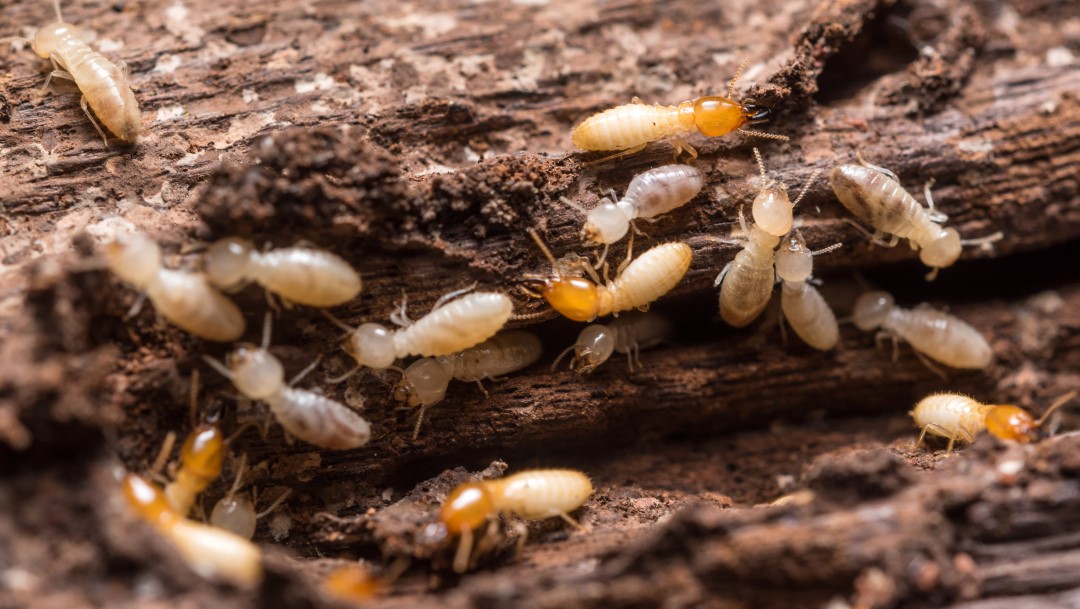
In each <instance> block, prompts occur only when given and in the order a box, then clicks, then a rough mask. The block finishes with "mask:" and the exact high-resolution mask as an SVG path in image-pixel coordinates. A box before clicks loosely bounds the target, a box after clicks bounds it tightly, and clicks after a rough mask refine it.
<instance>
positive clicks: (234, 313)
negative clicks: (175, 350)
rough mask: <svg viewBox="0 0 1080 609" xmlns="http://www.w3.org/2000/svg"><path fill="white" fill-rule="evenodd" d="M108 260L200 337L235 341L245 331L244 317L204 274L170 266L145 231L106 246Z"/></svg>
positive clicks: (118, 272)
mask: <svg viewBox="0 0 1080 609" xmlns="http://www.w3.org/2000/svg"><path fill="white" fill-rule="evenodd" d="M104 254H105V260H106V263H107V264H108V267H109V270H111V271H112V272H113V273H114V274H115V275H116V276H117V277H119V278H120V279H121V280H123V281H125V282H127V283H129V284H131V285H132V286H134V287H135V288H136V289H138V290H140V291H142V292H143V293H144V294H145V295H146V297H147V298H149V299H150V302H152V303H153V304H154V308H155V309H156V310H157V311H158V313H160V314H161V315H162V316H163V317H165V318H166V319H168V320H169V321H171V322H173V323H174V324H176V325H178V326H180V327H181V328H183V329H184V330H187V331H188V332H191V333H192V334H194V335H196V336H201V337H203V338H205V339H208V340H215V341H220V342H231V341H234V340H237V339H238V338H240V336H241V335H243V333H244V327H245V324H244V316H243V315H241V314H240V309H238V308H236V305H235V304H233V302H232V301H231V300H229V299H228V298H227V297H225V295H223V294H222V293H221V292H218V291H217V290H216V289H214V288H213V286H211V285H210V283H209V282H208V281H207V279H206V276H205V275H203V274H202V273H185V272H182V271H173V270H170V269H166V268H164V267H163V266H162V263H161V249H160V248H159V247H158V245H157V244H156V243H154V242H153V241H151V240H150V239H148V238H147V237H146V236H145V235H143V234H141V233H134V234H132V235H128V236H126V237H121V238H119V239H117V240H116V241H113V242H112V243H109V244H106V245H105V248H104Z"/></svg>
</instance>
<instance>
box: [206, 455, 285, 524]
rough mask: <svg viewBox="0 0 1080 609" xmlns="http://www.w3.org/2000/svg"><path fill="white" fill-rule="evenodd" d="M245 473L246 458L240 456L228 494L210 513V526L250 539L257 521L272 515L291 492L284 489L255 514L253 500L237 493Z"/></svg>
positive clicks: (219, 500)
mask: <svg viewBox="0 0 1080 609" xmlns="http://www.w3.org/2000/svg"><path fill="white" fill-rule="evenodd" d="M246 473H247V457H246V456H242V457H241V458H240V464H239V465H238V466H237V468H236V478H235V480H234V481H233V485H232V487H231V488H229V492H228V493H226V494H225V496H224V497H222V498H221V499H218V501H217V503H215V504H214V509H212V510H211V511H210V524H212V525H214V526H216V527H220V528H222V529H225V530H226V531H232V532H233V533H236V534H237V535H239V536H241V537H243V538H245V539H251V538H252V537H254V535H255V525H256V524H257V523H258V521H259V519H260V518H263V517H265V516H267V515H268V514H271V513H273V511H274V510H276V509H277V508H278V507H280V506H281V504H282V503H284V502H285V500H286V499H288V498H289V497H290V496H292V491H291V490H289V489H286V490H285V492H284V493H282V494H281V495H279V496H278V498H277V499H274V501H273V502H272V503H271V504H270V505H269V506H267V508H266V509H265V510H263V511H261V512H255V500H254V499H252V498H249V497H248V496H247V495H243V494H240V493H238V491H239V490H240V487H241V485H243V483H244V475H245V474H246Z"/></svg>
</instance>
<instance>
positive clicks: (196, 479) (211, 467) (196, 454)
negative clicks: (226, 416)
mask: <svg viewBox="0 0 1080 609" xmlns="http://www.w3.org/2000/svg"><path fill="white" fill-rule="evenodd" d="M224 462H225V436H224V434H222V433H221V428H220V427H218V426H217V425H215V424H213V423H202V424H200V425H199V426H198V427H196V428H195V429H194V430H192V432H191V433H190V434H188V437H187V439H186V440H185V441H184V446H183V447H182V448H181V449H180V470H179V471H178V472H177V473H176V477H175V478H174V479H173V481H172V482H169V483H168V484H166V485H165V497H166V498H168V500H169V507H171V508H172V509H173V511H175V512H176V513H177V514H180V515H181V516H186V515H187V514H188V512H190V511H191V507H192V506H193V505H194V504H195V498H196V497H198V495H199V493H201V492H203V491H204V490H206V487H207V486H209V485H210V483H211V482H213V481H214V480H217V479H218V476H220V475H221V468H222V466H223V464H224Z"/></svg>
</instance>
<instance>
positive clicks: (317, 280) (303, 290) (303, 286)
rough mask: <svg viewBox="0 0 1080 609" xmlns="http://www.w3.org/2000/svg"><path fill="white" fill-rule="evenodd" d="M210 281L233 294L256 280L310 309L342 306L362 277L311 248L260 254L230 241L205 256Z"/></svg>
mask: <svg viewBox="0 0 1080 609" xmlns="http://www.w3.org/2000/svg"><path fill="white" fill-rule="evenodd" d="M203 263H204V269H205V270H206V276H207V277H208V278H209V279H210V282H211V283H213V284H214V285H216V286H217V287H219V288H222V289H225V290H232V289H235V288H238V287H240V286H241V285H243V284H244V283H246V282H249V281H255V282H257V283H258V284H259V285H261V286H263V287H264V288H266V289H267V290H269V291H271V292H273V293H275V294H277V295H278V296H281V297H282V298H284V299H285V300H286V301H289V302H295V303H298V304H302V305H307V306H310V307H333V306H337V305H340V304H344V303H346V302H348V301H350V300H352V299H353V298H356V295H357V294H359V293H360V287H361V283H360V275H358V274H357V273H356V271H355V270H353V268H352V267H351V266H350V265H349V263H348V262H345V261H344V260H342V259H341V258H340V257H338V256H336V255H334V254H331V253H330V252H327V251H324V250H320V249H315V248H311V247H299V246H297V247H282V248H278V249H274V250H270V251H268V252H259V251H258V250H256V249H255V247H254V244H252V243H251V242H250V241H248V240H247V239H240V238H238V237H228V238H226V239H221V240H220V241H217V242H216V243H214V244H212V245H211V246H210V248H209V249H208V250H207V251H206V254H205V256H204V257H203Z"/></svg>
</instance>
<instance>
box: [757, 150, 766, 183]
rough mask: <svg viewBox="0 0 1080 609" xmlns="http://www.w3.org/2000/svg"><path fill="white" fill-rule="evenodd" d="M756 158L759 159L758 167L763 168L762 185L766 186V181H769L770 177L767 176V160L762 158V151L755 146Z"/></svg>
mask: <svg viewBox="0 0 1080 609" xmlns="http://www.w3.org/2000/svg"><path fill="white" fill-rule="evenodd" d="M754 158H755V159H757V166H758V169H760V170H761V186H762V188H764V187H765V183H766V182H768V179H766V178H765V161H764V160H762V158H761V151H760V150H758V149H757V148H754Z"/></svg>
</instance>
